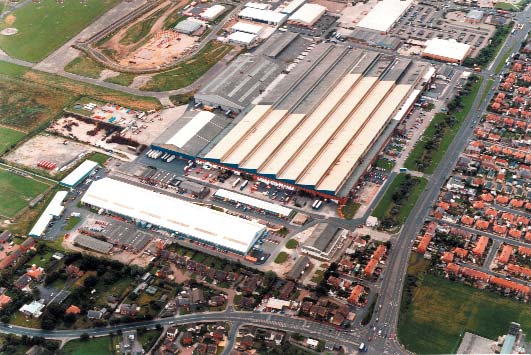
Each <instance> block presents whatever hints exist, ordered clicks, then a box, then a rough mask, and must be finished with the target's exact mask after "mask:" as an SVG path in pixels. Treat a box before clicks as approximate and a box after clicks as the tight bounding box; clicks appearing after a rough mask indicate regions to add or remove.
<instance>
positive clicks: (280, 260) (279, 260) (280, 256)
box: [275, 251, 289, 264]
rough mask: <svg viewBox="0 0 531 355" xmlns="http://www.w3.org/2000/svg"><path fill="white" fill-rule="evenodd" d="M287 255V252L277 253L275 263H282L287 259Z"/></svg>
mask: <svg viewBox="0 0 531 355" xmlns="http://www.w3.org/2000/svg"><path fill="white" fill-rule="evenodd" d="M288 258H289V255H288V253H286V252H284V251H281V252H280V253H278V255H277V257H276V258H275V264H283V263H285V262H286V261H288Z"/></svg>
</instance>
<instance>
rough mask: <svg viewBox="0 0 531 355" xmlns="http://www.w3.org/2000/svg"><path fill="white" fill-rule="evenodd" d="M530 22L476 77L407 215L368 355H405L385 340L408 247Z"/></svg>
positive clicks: (523, 17)
mask: <svg viewBox="0 0 531 355" xmlns="http://www.w3.org/2000/svg"><path fill="white" fill-rule="evenodd" d="M530 18H531V11H530V7H529V6H528V7H527V8H526V9H525V10H524V11H523V12H521V13H519V14H517V15H516V20H517V21H518V22H519V23H523V24H524V28H523V29H522V30H518V31H517V32H516V33H515V34H514V35H510V36H509V37H508V38H507V40H506V42H505V43H504V45H503V46H502V48H501V49H500V51H499V53H498V55H497V56H496V58H495V59H494V60H493V65H491V66H490V67H489V69H488V70H486V71H484V72H482V73H480V75H481V76H482V77H483V79H484V80H483V82H482V85H481V87H480V90H479V92H478V94H477V97H476V100H475V101H474V103H473V105H472V109H471V110H470V113H469V115H468V116H467V117H466V119H465V121H464V122H463V125H462V126H461V129H460V130H459V132H458V133H457V135H456V137H455V138H454V141H453V143H452V144H451V145H450V147H449V149H448V151H447V152H446V155H445V158H444V159H443V160H442V161H441V163H440V164H439V166H438V168H437V170H436V171H435V173H434V174H433V175H431V176H430V177H429V181H428V185H427V187H426V190H425V191H424V193H423V194H422V195H421V197H420V199H419V200H418V201H417V204H416V205H415V207H414V208H413V210H412V211H411V213H410V215H409V218H408V219H407V221H406V223H405V225H404V228H403V229H402V231H401V233H400V235H399V236H398V239H397V240H396V243H394V246H393V249H392V250H391V252H390V256H389V258H388V260H389V264H388V267H387V269H386V270H385V271H384V272H385V274H384V279H383V285H382V288H381V292H380V299H379V305H381V308H379V306H377V307H376V310H377V312H376V315H375V318H378V322H375V325H376V327H378V328H383V335H387V337H377V338H376V339H375V340H374V341H372V342H371V343H370V344H369V353H370V354H384V353H399V354H407V353H409V352H408V351H407V350H405V349H404V348H403V347H402V346H401V344H400V343H399V342H398V341H397V340H396V338H395V337H393V338H392V339H391V338H389V336H390V335H391V334H396V332H397V325H398V317H399V313H400V300H401V297H402V288H403V282H404V278H405V275H406V271H407V266H408V260H409V255H410V251H411V246H412V244H413V241H414V240H415V238H416V236H417V234H418V233H419V232H420V229H421V227H422V225H423V224H424V220H425V219H426V217H427V216H428V212H429V210H430V209H431V207H432V206H433V204H434V202H435V201H436V199H437V196H438V195H439V191H440V189H441V187H442V186H443V184H444V182H445V181H446V179H447V177H448V175H449V174H450V173H451V172H452V169H453V167H454V165H455V163H456V161H457V158H458V157H459V154H460V153H461V152H462V151H463V150H464V148H465V147H466V145H467V142H468V139H469V138H470V136H471V135H472V133H473V130H474V126H475V124H474V123H475V122H476V121H475V120H477V119H478V118H479V117H481V114H483V113H484V112H485V111H486V109H487V106H488V104H489V102H490V99H491V98H492V95H493V93H494V90H492V91H490V92H488V93H487V95H486V98H485V100H481V98H482V96H483V94H484V93H485V91H486V89H487V83H488V79H490V78H491V75H493V74H495V73H494V70H495V68H496V66H497V65H498V63H499V62H500V61H501V60H503V58H504V54H506V53H507V51H508V50H510V49H511V48H514V50H515V51H518V48H519V43H521V42H522V41H523V40H524V39H525V36H526V35H527V33H528V32H529V30H530V27H531V26H530V23H529V20H530ZM499 82H500V78H499V76H496V77H495V83H494V85H493V86H492V87H493V88H496V87H497V86H498V84H499ZM367 340H368V339H367Z"/></svg>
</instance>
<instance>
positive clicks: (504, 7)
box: [494, 2, 519, 11]
mask: <svg viewBox="0 0 531 355" xmlns="http://www.w3.org/2000/svg"><path fill="white" fill-rule="evenodd" d="M494 8H496V9H499V10H506V11H518V10H519V9H518V7H516V6H514V5H513V4H509V3H508V2H497V3H496V5H495V6H494Z"/></svg>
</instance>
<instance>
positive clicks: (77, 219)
mask: <svg viewBox="0 0 531 355" xmlns="http://www.w3.org/2000/svg"><path fill="white" fill-rule="evenodd" d="M80 221H81V217H70V219H69V220H68V222H67V223H66V225H65V227H64V228H63V229H64V230H65V231H71V230H72V229H74V227H75V226H76V224H78V223H79V222H80Z"/></svg>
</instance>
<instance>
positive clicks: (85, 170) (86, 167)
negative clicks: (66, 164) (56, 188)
mask: <svg viewBox="0 0 531 355" xmlns="http://www.w3.org/2000/svg"><path fill="white" fill-rule="evenodd" d="M97 166H98V163H96V162H95V161H92V160H85V161H84V162H83V163H81V164H80V165H79V166H78V167H77V168H75V169H74V171H72V172H71V173H70V174H68V175H67V176H66V177H65V178H64V179H63V180H61V182H60V184H61V185H63V186H66V187H69V188H74V187H76V186H77V185H79V183H80V182H82V181H83V180H85V178H86V177H87V176H89V175H90V173H92V172H93V171H94V169H96V167H97Z"/></svg>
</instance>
